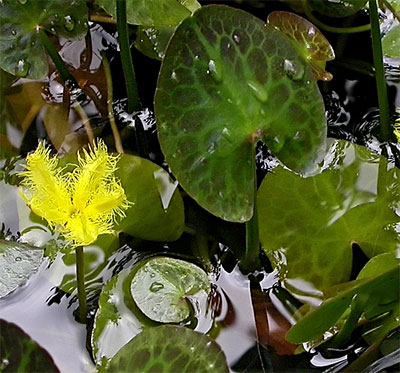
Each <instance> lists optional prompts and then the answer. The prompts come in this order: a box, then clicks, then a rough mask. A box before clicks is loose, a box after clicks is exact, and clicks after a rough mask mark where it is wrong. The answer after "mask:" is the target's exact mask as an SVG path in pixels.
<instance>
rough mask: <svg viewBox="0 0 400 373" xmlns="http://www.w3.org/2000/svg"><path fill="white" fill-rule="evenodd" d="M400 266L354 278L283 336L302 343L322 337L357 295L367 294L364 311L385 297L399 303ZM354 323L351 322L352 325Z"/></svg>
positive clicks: (383, 300)
mask: <svg viewBox="0 0 400 373" xmlns="http://www.w3.org/2000/svg"><path fill="white" fill-rule="evenodd" d="M399 269H400V267H399V266H398V265H397V266H396V267H395V268H392V269H391V270H389V271H387V272H384V273H383V274H379V275H378V276H375V277H372V278H368V279H365V280H359V281H356V282H355V284H354V285H353V286H352V287H350V288H349V289H347V290H345V291H342V292H339V294H337V295H336V296H335V297H333V298H330V299H328V300H326V301H325V302H323V303H322V305H320V306H319V307H317V308H316V309H314V310H312V311H311V312H310V313H308V314H307V315H306V316H305V317H303V318H302V319H300V320H299V321H298V322H297V323H296V324H295V325H294V326H293V327H292V328H291V329H290V330H289V332H288V333H287V334H286V339H287V340H288V341H289V342H292V343H303V342H308V341H311V340H313V339H316V338H319V337H321V336H322V334H323V333H324V332H326V331H327V330H328V329H329V328H331V327H332V326H334V325H335V324H336V322H337V321H338V320H339V318H340V317H341V316H342V315H343V313H344V312H345V310H346V309H347V308H348V307H349V306H350V303H351V301H352V299H353V297H354V296H355V295H356V294H358V295H362V296H365V297H367V301H366V302H365V312H366V311H367V310H368V308H369V309H372V308H376V306H377V305H379V304H381V303H385V302H386V300H387V297H388V296H391V297H392V299H393V300H395V299H397V302H398V297H399V294H398V288H399V276H398V273H399ZM385 298H386V299H385ZM385 311H386V310H385ZM356 325H357V324H356V323H354V326H356Z"/></svg>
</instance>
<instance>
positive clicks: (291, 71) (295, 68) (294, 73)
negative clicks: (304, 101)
mask: <svg viewBox="0 0 400 373" xmlns="http://www.w3.org/2000/svg"><path fill="white" fill-rule="evenodd" d="M283 70H285V72H286V75H287V76H288V77H289V78H290V79H292V80H300V79H302V78H303V76H304V72H305V71H304V67H303V65H302V64H300V63H298V62H292V61H289V60H285V61H284V62H283Z"/></svg>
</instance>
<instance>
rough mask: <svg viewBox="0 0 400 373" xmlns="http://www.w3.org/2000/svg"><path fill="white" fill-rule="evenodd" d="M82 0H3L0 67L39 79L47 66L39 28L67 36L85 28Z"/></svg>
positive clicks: (84, 6)
mask: <svg viewBox="0 0 400 373" xmlns="http://www.w3.org/2000/svg"><path fill="white" fill-rule="evenodd" d="M87 13H88V10H87V7H86V2H85V0H74V1H70V2H66V1H64V0H2V1H1V3H0V67H1V68H2V69H4V70H5V71H7V72H9V73H10V74H13V75H16V76H19V77H27V78H30V79H42V78H44V77H45V76H46V75H47V72H48V65H47V59H46V54H45V51H44V47H43V44H42V41H41V39H40V36H39V30H40V29H44V30H46V31H48V32H50V33H52V34H55V35H58V36H66V37H68V38H73V37H79V36H82V35H83V34H84V33H85V32H86V29H87Z"/></svg>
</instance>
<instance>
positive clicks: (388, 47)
mask: <svg viewBox="0 0 400 373" xmlns="http://www.w3.org/2000/svg"><path fill="white" fill-rule="evenodd" d="M382 49H383V54H384V55H385V56H388V57H393V58H400V25H397V26H394V27H393V28H392V29H391V30H390V31H389V32H388V33H387V34H386V35H385V36H384V37H383V39H382Z"/></svg>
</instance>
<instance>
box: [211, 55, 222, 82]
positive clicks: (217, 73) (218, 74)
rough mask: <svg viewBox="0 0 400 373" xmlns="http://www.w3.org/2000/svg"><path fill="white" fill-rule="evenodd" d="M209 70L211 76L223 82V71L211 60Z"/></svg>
mask: <svg viewBox="0 0 400 373" xmlns="http://www.w3.org/2000/svg"><path fill="white" fill-rule="evenodd" d="M208 69H209V71H210V73H211V76H212V77H213V78H214V79H215V80H216V81H217V82H221V81H222V70H221V68H220V66H219V65H218V64H217V63H216V62H215V61H214V60H210V61H209V62H208Z"/></svg>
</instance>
